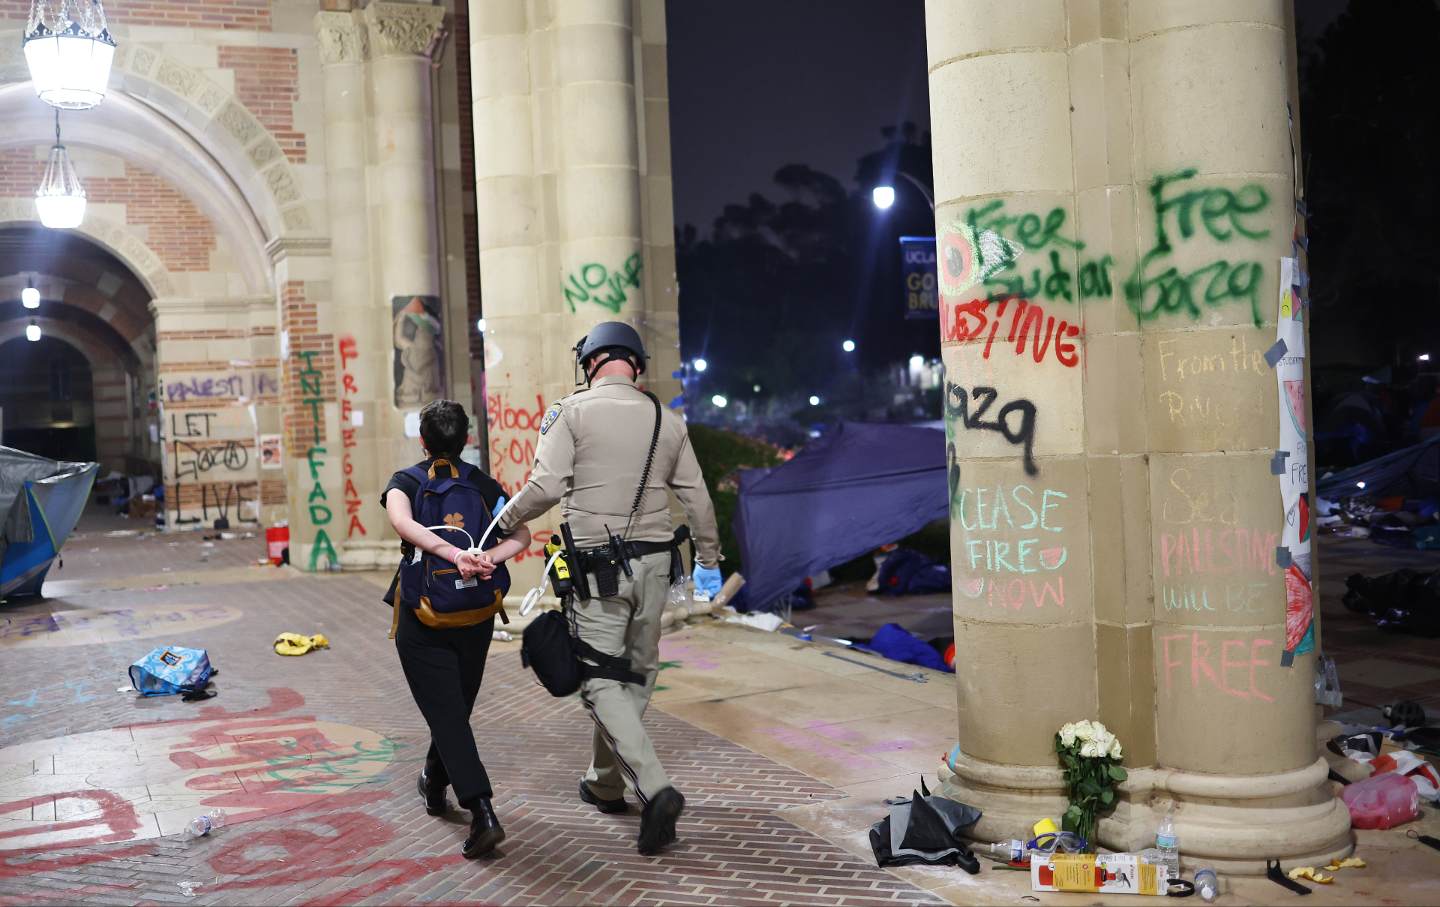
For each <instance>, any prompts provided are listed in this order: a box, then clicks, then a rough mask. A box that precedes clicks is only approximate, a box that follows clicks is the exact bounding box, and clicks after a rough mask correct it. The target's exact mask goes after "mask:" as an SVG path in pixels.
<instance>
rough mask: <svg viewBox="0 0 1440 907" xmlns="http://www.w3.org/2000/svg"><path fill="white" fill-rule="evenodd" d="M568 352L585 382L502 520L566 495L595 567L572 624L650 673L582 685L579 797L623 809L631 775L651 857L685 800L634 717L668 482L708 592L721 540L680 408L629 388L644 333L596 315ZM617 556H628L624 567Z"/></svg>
mask: <svg viewBox="0 0 1440 907" xmlns="http://www.w3.org/2000/svg"><path fill="white" fill-rule="evenodd" d="M575 356H576V363H577V365H578V367H579V368H581V369H583V370H584V378H585V383H586V384H587V385H588V388H585V389H582V390H579V391H577V392H575V393H574V394H571V395H570V396H568V397H566V398H565V399H563V400H561V401H560V402H559V403H556V404H555V405H554V406H552V407H550V409H549V410H548V411H547V412H546V413H545V417H544V419H543V420H542V421H541V424H540V442H539V444H538V446H537V448H536V452H535V468H534V471H533V472H532V473H531V475H530V480H529V482H527V483H526V485H525V487H524V488H522V489H521V490H520V491H519V492H517V493H516V495H515V500H514V505H513V506H512V507H511V508H510V510H509V511H508V512H507V513H506V514H505V517H504V518H503V519H502V520H501V528H502V529H507V530H508V529H509V528H510V527H511V526H515V527H518V526H522V525H524V524H525V523H527V522H529V521H531V520H533V519H534V518H535V517H538V516H540V515H541V514H543V513H544V512H545V511H547V510H549V509H550V508H551V507H552V506H554V505H555V504H556V503H557V502H559V501H561V500H562V499H563V502H564V508H563V519H564V520H565V521H566V522H567V523H568V524H569V525H570V529H571V531H572V532H573V533H574V536H575V544H576V547H577V548H579V549H580V552H581V561H582V564H581V566H582V568H585V569H588V570H590V572H591V575H590V576H589V578H588V580H587V582H588V584H589V586H590V591H591V593H592V597H591V598H589V599H588V600H580V601H577V602H576V603H575V606H574V616H575V624H574V626H575V630H576V633H577V635H578V636H579V638H580V639H581V640H583V641H584V642H586V643H588V644H590V645H591V646H594V647H595V648H596V649H597V650H599V651H600V652H603V653H605V654H607V655H614V656H619V657H621V658H627V659H629V660H630V666H631V669H632V670H634V671H635V672H637V673H639V674H641V675H643V676H644V677H645V684H644V685H643V686H640V685H636V684H627V683H624V682H622V681H620V680H616V679H610V678H604V677H590V678H587V679H586V680H585V681H584V683H583V684H582V685H581V688H580V698H581V700H582V701H583V702H584V704H585V707H586V709H588V710H589V712H590V715H591V717H592V718H593V719H594V720H595V735H594V758H593V760H592V761H591V763H590V769H589V771H587V772H586V773H585V777H584V779H583V780H581V782H580V799H581V800H583V801H584V802H586V803H589V804H591V805H593V806H594V807H595V808H596V809H598V810H599V811H601V812H604V813H620V812H625V811H627V810H628V808H629V807H628V805H627V804H626V802H625V798H624V791H625V786H626V783H627V782H628V784H629V786H630V787H631V788H632V789H633V790H634V791H635V795H636V796H637V797H638V798H639V799H640V804H641V807H642V812H641V819H640V836H639V841H638V846H639V850H640V853H642V854H646V855H650V854H655V853H658V852H659V851H660V850H661V849H662V848H663V847H665V846H666V845H667V844H670V843H672V842H673V841H674V840H675V821H676V819H678V818H679V816H680V813H681V811H682V810H683V809H684V807H685V798H684V797H683V796H681V795H680V792H679V791H677V790H675V788H674V787H673V786H672V785H671V784H670V779H669V778H668V777H667V776H666V774H665V770H664V768H662V767H661V765H660V760H659V759H658V758H657V757H656V755H655V747H654V746H653V745H652V744H651V742H650V737H649V735H648V734H646V732H645V726H644V724H642V723H641V716H643V715H644V714H645V709H646V707H647V706H648V705H649V703H650V695H651V693H652V691H653V690H654V689H655V677H656V673H657V671H658V670H659V660H660V617H661V613H662V611H663V610H664V607H665V602H666V600H667V598H668V594H669V588H670V584H671V558H672V553H673V549H674V539H675V533H674V532H673V531H672V527H671V522H670V508H669V498H668V496H667V494H666V491H665V490H666V489H667V488H669V489H670V490H671V491H673V492H674V493H675V496H676V497H677V498H679V500H680V503H681V505H682V506H683V507H684V508H685V512H686V515H687V516H688V517H689V520H690V528H691V533H692V538H693V539H694V541H695V545H696V562H697V563H696V566H695V570H694V577H695V587H696V591H697V592H702V593H707V594H709V595H711V596H713V595H714V594H715V593H717V592H718V591H719V589H720V570H719V567H718V562H719V560H720V538H719V532H718V530H717V529H716V526H715V509H714V506H713V505H712V504H711V503H710V494H709V492H707V491H706V490H705V482H704V479H703V477H702V476H701V474H700V465H699V463H697V462H696V460H695V452H694V451H693V450H692V449H691V447H690V436H689V434H688V433H687V432H686V430H685V422H684V420H682V419H681V418H680V417H679V416H677V415H675V414H674V413H673V412H671V411H670V410H668V409H667V408H665V407H662V406H659V405H658V403H657V402H656V401H655V399H654V398H653V397H651V396H650V395H648V394H646V393H644V392H642V391H641V390H640V389H639V388H637V387H636V384H635V382H636V379H637V378H639V376H640V375H641V374H643V373H644V371H645V347H644V345H643V344H642V342H641V340H640V335H639V334H638V333H637V332H636V331H635V329H634V328H632V327H631V326H630V325H628V324H625V323H623V322H616V321H611V322H605V323H603V324H598V325H596V326H595V327H594V329H592V330H591V331H590V333H589V334H588V335H586V336H585V337H584V338H582V339H581V341H580V343H579V344H577V345H576V347H575ZM577 383H578V382H577ZM657 420H658V425H657ZM652 439H654V441H653V455H652V454H651V453H650V452H651V450H652ZM647 457H648V458H649V460H650V462H649V463H648V469H647V462H646V461H647ZM642 476H643V477H644V478H643V479H642ZM642 481H643V483H644V486H643V488H641V483H642ZM617 542H618V546H617ZM617 547H618V548H619V549H620V550H619V551H618V552H617V551H616V548H617ZM616 561H623V565H622V566H621V567H619V568H618V569H617V568H615V567H614V563H615V562H616ZM607 567H608V568H609V570H608V574H607V572H606V568H607Z"/></svg>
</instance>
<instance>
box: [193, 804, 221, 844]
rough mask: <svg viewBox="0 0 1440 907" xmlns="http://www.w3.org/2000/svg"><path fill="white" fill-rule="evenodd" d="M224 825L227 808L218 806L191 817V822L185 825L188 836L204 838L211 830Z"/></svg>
mask: <svg viewBox="0 0 1440 907" xmlns="http://www.w3.org/2000/svg"><path fill="white" fill-rule="evenodd" d="M224 825H225V810H223V809H219V808H216V809H212V810H210V811H209V812H207V813H202V814H200V815H198V816H196V817H195V818H193V819H191V820H190V822H189V823H188V824H187V825H186V826H185V834H186V836H187V837H189V838H192V839H193V838H203V837H205V836H206V835H208V834H210V832H212V831H214V830H215V829H217V828H221V827H223V826H224Z"/></svg>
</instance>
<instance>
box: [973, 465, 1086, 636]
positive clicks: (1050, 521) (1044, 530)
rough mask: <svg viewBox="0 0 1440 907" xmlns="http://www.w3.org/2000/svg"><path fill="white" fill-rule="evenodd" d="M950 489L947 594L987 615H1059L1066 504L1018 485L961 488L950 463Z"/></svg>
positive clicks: (1051, 492) (1061, 496)
mask: <svg viewBox="0 0 1440 907" xmlns="http://www.w3.org/2000/svg"><path fill="white" fill-rule="evenodd" d="M952 452H953V448H952ZM950 481H951V487H950V519H951V526H952V528H953V529H954V530H955V531H957V533H958V539H957V540H958V544H959V555H958V560H957V562H956V563H955V565H954V571H955V588H956V589H957V590H958V591H959V592H960V593H961V594H962V595H964V596H965V597H966V598H968V599H971V600H974V601H983V602H985V604H986V606H987V607H990V608H1002V609H1009V610H1015V611H1020V610H1025V609H1031V608H1034V609H1043V608H1046V607H1047V606H1052V607H1057V608H1064V607H1065V577H1064V575H1063V574H1062V573H1060V572H1059V571H1060V570H1061V568H1063V567H1064V566H1065V565H1066V563H1068V562H1069V560H1070V552H1069V549H1068V548H1067V547H1066V544H1065V542H1064V539H1063V536H1062V533H1063V532H1064V531H1065V523H1066V517H1067V511H1068V507H1069V504H1068V502H1069V497H1070V496H1069V495H1067V494H1066V493H1065V492H1063V491H1058V490H1056V489H1053V488H1045V487H1042V486H1036V485H1031V484H1028V483H1023V482H1021V483H1012V482H998V483H995V484H994V485H988V486H978V487H977V486H967V485H965V483H964V482H963V481H962V480H961V478H960V472H959V467H958V465H957V464H956V463H955V461H954V460H953V458H952V460H951V471H950Z"/></svg>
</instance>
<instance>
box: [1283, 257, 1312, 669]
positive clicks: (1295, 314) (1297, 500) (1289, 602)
mask: <svg viewBox="0 0 1440 907" xmlns="http://www.w3.org/2000/svg"><path fill="white" fill-rule="evenodd" d="M1300 280H1301V276H1300V264H1299V261H1298V260H1297V259H1294V258H1282V259H1280V310H1279V313H1278V315H1277V317H1276V319H1275V348H1276V349H1281V350H1283V351H1284V352H1283V354H1282V355H1281V356H1279V358H1278V359H1276V361H1275V362H1274V363H1273V366H1274V369H1275V384H1276V392H1277V394H1278V395H1279V406H1280V438H1279V442H1278V444H1277V445H1276V458H1277V459H1279V460H1281V461H1283V464H1284V465H1283V467H1282V468H1280V469H1279V470H1276V474H1277V476H1278V477H1279V479H1280V503H1281V506H1282V507H1283V508H1284V512H1285V529H1284V532H1283V534H1282V536H1281V548H1282V551H1284V552H1288V557H1287V558H1286V561H1287V563H1286V565H1285V657H1284V659H1283V663H1284V664H1287V665H1288V664H1290V663H1291V661H1292V660H1293V658H1294V656H1295V655H1297V654H1303V653H1305V652H1308V651H1310V650H1311V649H1312V648H1314V644H1315V643H1314V640H1315V634H1314V619H1315V605H1314V592H1313V589H1312V586H1311V581H1312V576H1313V574H1312V572H1311V560H1310V535H1311V528H1310V527H1311V513H1310V510H1311V508H1310V447H1309V445H1310V439H1309V424H1310V423H1309V418H1308V415H1307V412H1308V410H1307V401H1306V399H1305V313H1304V307H1303V305H1302V304H1301V301H1300V298H1299V297H1298V296H1297V295H1296V293H1295V287H1296V285H1297V284H1299V283H1300Z"/></svg>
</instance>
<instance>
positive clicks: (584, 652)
mask: <svg viewBox="0 0 1440 907" xmlns="http://www.w3.org/2000/svg"><path fill="white" fill-rule="evenodd" d="M581 659H584V661H582V660H581ZM587 662H593V664H587ZM520 663H521V664H522V665H524V666H525V667H527V668H529V669H531V670H532V671H534V672H535V677H536V679H538V680H539V681H540V685H541V686H543V687H544V688H545V689H546V690H548V691H549V693H550V695H551V696H569V695H570V694H571V693H574V692H575V691H576V690H578V689H580V684H581V682H582V681H584V680H585V679H586V678H587V677H603V678H607V679H609V680H618V681H620V682H621V683H633V684H639V685H642V686H643V685H644V684H645V675H643V674H637V673H635V672H634V671H632V670H630V659H628V658H620V657H618V656H615V655H606V654H604V653H602V652H599V651H597V650H596V649H595V647H594V646H591V645H590V644H589V643H587V642H584V641H582V640H579V639H576V638H575V637H574V636H572V635H571V633H570V621H569V620H567V619H566V616H565V612H564V611H563V610H560V611H546V612H544V613H543V614H541V615H540V616H538V617H536V618H535V619H534V620H532V621H531V622H530V625H529V626H528V627H526V628H525V632H524V633H523V634H521V642H520Z"/></svg>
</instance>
